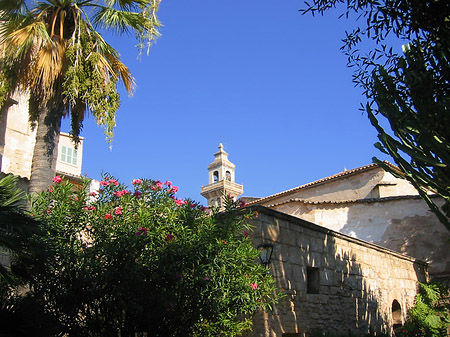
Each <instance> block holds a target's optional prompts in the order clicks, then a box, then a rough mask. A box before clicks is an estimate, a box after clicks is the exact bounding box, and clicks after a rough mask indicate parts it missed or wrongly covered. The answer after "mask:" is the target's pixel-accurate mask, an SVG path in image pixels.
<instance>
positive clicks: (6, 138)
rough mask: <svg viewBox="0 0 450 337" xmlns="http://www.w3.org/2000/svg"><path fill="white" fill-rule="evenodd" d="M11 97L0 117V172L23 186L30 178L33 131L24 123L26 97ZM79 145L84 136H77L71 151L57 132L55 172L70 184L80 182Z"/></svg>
mask: <svg viewBox="0 0 450 337" xmlns="http://www.w3.org/2000/svg"><path fill="white" fill-rule="evenodd" d="M14 98H15V99H14V100H13V101H12V104H11V105H10V107H9V108H8V109H4V111H2V113H1V115H0V171H1V172H2V173H12V174H14V175H17V176H19V177H21V178H22V179H21V183H22V184H23V185H24V186H26V185H27V182H28V181H29V179H30V177H31V164H32V159H33V152H34V145H35V140H36V131H35V130H33V128H32V127H31V124H30V122H29V120H28V108H27V107H28V97H27V96H26V95H15V97H14ZM83 143H84V137H80V144H79V145H78V147H77V148H75V146H74V144H73V143H72V140H71V138H70V135H69V134H68V133H64V132H61V133H60V136H59V143H58V149H57V151H58V153H57V162H56V172H55V173H56V174H59V175H62V176H65V177H66V178H68V179H69V180H70V181H72V182H73V183H79V181H80V179H81V165H82V162H83ZM49 183H51V182H49Z"/></svg>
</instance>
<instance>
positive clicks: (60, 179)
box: [52, 176, 62, 184]
mask: <svg viewBox="0 0 450 337" xmlns="http://www.w3.org/2000/svg"><path fill="white" fill-rule="evenodd" d="M52 181H53V182H54V183H56V184H60V183H62V178H61V176H55V177H54V178H53V179H52Z"/></svg>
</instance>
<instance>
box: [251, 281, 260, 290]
mask: <svg viewBox="0 0 450 337" xmlns="http://www.w3.org/2000/svg"><path fill="white" fill-rule="evenodd" d="M250 285H251V286H252V288H253V290H256V289H258V285H257V284H256V283H250Z"/></svg>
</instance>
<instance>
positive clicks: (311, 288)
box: [306, 267, 320, 294]
mask: <svg viewBox="0 0 450 337" xmlns="http://www.w3.org/2000/svg"><path fill="white" fill-rule="evenodd" d="M306 293H307V294H319V293H320V271H319V268H313V267H307V268H306Z"/></svg>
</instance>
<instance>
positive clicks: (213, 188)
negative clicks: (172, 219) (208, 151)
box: [201, 143, 243, 208]
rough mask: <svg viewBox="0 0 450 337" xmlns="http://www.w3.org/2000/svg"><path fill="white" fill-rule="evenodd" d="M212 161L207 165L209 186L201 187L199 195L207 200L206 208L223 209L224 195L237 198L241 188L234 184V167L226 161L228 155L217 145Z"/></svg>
mask: <svg viewBox="0 0 450 337" xmlns="http://www.w3.org/2000/svg"><path fill="white" fill-rule="evenodd" d="M214 157H215V158H214V161H213V162H212V163H211V164H209V166H208V172H209V184H208V185H207V186H202V189H201V195H202V196H204V197H205V198H206V199H208V206H210V207H213V206H218V207H219V208H223V198H224V196H226V195H230V196H232V197H235V198H237V197H238V196H240V195H241V194H242V192H243V186H242V185H239V184H236V183H235V182H234V178H235V177H234V170H235V165H234V164H233V163H232V162H230V161H229V160H228V153H226V152H225V150H224V149H223V144H222V143H219V151H217V152H216V153H214Z"/></svg>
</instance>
